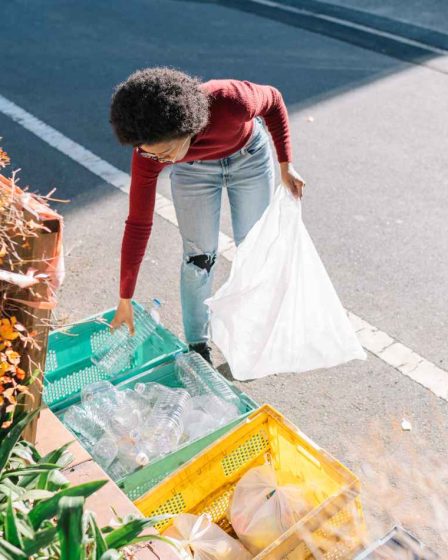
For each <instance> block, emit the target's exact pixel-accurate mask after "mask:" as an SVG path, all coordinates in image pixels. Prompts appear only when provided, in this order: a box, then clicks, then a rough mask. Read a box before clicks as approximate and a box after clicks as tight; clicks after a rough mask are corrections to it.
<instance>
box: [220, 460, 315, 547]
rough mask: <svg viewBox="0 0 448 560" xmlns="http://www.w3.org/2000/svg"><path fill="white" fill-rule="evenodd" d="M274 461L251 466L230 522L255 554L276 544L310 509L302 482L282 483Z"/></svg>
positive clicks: (237, 494) (237, 489) (235, 498)
mask: <svg viewBox="0 0 448 560" xmlns="http://www.w3.org/2000/svg"><path fill="white" fill-rule="evenodd" d="M280 477H281V474H278V473H276V472H275V470H274V469H273V467H272V466H271V465H268V464H266V465H262V466H260V467H255V468H253V469H251V470H249V471H248V472H247V473H246V474H245V475H244V476H243V477H242V478H241V479H240V480H239V482H238V484H237V485H236V486H235V490H234V493H233V496H232V500H231V503H230V522H231V524H232V527H233V529H234V531H235V533H236V534H237V535H238V538H239V539H240V540H241V542H242V543H243V544H244V546H245V547H246V548H247V549H248V550H249V551H250V552H251V553H252V554H254V555H256V554H258V553H259V552H261V551H262V550H263V549H265V548H266V547H267V546H269V545H270V544H272V543H273V542H274V541H275V540H276V539H277V538H278V537H280V535H282V534H283V533H285V532H286V531H287V530H288V529H289V528H290V527H292V526H293V525H294V524H295V523H297V522H298V521H300V519H301V518H302V517H303V516H304V515H305V514H306V513H308V511H309V510H310V509H311V506H310V505H309V504H307V502H306V500H305V497H304V495H303V492H302V490H301V489H300V488H299V486H298V485H294V484H284V485H282V484H279V478H280Z"/></svg>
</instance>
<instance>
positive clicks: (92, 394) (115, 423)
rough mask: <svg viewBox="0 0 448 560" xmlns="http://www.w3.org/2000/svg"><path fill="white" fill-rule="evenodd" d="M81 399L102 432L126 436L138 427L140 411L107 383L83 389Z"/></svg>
mask: <svg viewBox="0 0 448 560" xmlns="http://www.w3.org/2000/svg"><path fill="white" fill-rule="evenodd" d="M81 398H82V402H83V406H84V408H85V410H86V411H87V412H88V414H89V415H90V417H91V418H92V419H93V421H95V422H96V423H97V424H99V425H100V426H101V427H102V428H103V430H105V431H107V432H109V433H111V434H113V435H116V436H122V435H126V434H127V433H128V432H129V430H132V429H134V428H136V427H137V426H139V425H140V423H141V420H142V414H141V413H140V410H139V409H138V408H136V407H135V406H134V405H130V403H129V402H128V401H127V399H126V394H125V395H123V394H122V393H121V392H120V391H118V390H117V388H116V387H114V386H113V385H112V384H111V383H109V382H108V381H98V382H96V383H91V384H90V385H87V386H86V387H84V388H83V389H82V391H81Z"/></svg>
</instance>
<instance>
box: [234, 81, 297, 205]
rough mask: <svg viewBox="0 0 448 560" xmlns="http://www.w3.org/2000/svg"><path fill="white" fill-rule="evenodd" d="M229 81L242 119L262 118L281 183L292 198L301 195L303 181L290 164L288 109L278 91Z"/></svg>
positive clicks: (290, 148) (247, 82)
mask: <svg viewBox="0 0 448 560" xmlns="http://www.w3.org/2000/svg"><path fill="white" fill-rule="evenodd" d="M231 82H232V88H233V92H234V95H235V97H236V99H237V101H238V106H239V107H240V110H241V113H242V115H241V116H242V118H243V119H244V120H250V119H253V118H254V117H258V116H261V117H263V118H264V120H265V122H266V125H267V127H268V130H269V132H270V133H271V136H272V140H273V142H274V146H275V150H276V152H277V157H278V161H279V164H280V172H281V179H282V183H283V184H284V185H285V186H286V187H287V188H288V189H289V190H290V191H291V192H292V194H293V195H294V196H295V197H299V198H301V197H302V189H303V187H304V186H305V181H304V180H303V179H302V177H301V176H300V175H299V173H298V172H297V171H296V170H295V169H294V165H293V163H292V159H293V157H292V146H291V135H290V130H289V120H288V111H287V108H286V105H285V102H284V100H283V96H282V94H281V93H280V91H279V90H278V89H277V88H275V87H274V86H270V85H262V84H255V83H253V82H249V81H248V80H242V81H241V80H232V81H231Z"/></svg>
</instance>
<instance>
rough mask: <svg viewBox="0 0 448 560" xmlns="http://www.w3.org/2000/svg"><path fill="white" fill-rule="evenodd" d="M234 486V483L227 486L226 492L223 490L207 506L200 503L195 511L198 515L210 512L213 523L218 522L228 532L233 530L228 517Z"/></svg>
mask: <svg viewBox="0 0 448 560" xmlns="http://www.w3.org/2000/svg"><path fill="white" fill-rule="evenodd" d="M234 488H235V485H234V484H233V485H232V486H231V487H227V488H226V489H225V490H224V492H221V493H220V494H219V495H217V496H216V498H215V499H213V500H212V501H211V502H210V503H208V504H207V505H206V506H205V507H203V506H201V505H199V507H198V509H197V511H195V513H196V514H197V515H200V514H202V513H208V514H210V516H211V518H212V521H213V523H217V524H218V525H219V526H220V527H221V529H224V531H226V532H229V531H231V530H232V527H231V525H230V522H229V520H228V518H227V512H228V509H229V503H230V499H231V497H232V495H233V490H234Z"/></svg>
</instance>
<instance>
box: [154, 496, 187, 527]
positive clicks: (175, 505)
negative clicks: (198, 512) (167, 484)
mask: <svg viewBox="0 0 448 560" xmlns="http://www.w3.org/2000/svg"><path fill="white" fill-rule="evenodd" d="M185 508H186V506H185V502H184V499H183V497H182V494H179V493H178V494H175V495H174V496H173V497H171V498H168V500H166V501H165V502H164V503H163V504H162V505H160V506H159V507H158V508H157V509H155V510H154V511H152V512H151V513H150V514H149V516H148V517H155V516H157V515H164V514H169V515H177V514H179V513H182V512H184V511H185ZM169 522H170V520H169V519H167V520H166V521H161V522H160V523H157V525H155V528H156V529H157V530H158V531H161V530H163V529H164V528H165V527H166V526H167V525H168V523H169Z"/></svg>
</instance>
